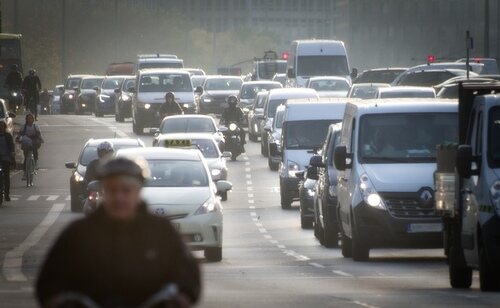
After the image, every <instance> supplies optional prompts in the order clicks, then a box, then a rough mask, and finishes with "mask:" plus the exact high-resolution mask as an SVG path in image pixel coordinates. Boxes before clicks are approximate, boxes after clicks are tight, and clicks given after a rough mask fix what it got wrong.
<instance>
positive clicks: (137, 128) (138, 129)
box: [132, 122, 144, 135]
mask: <svg viewBox="0 0 500 308" xmlns="http://www.w3.org/2000/svg"><path fill="white" fill-rule="evenodd" d="M132 130H133V131H134V133H135V134H136V135H142V134H143V133H144V127H142V126H140V125H139V124H136V123H135V122H133V123H132Z"/></svg>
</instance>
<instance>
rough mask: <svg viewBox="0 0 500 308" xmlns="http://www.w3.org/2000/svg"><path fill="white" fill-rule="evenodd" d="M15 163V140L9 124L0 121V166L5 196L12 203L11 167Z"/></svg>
mask: <svg viewBox="0 0 500 308" xmlns="http://www.w3.org/2000/svg"><path fill="white" fill-rule="evenodd" d="M15 161H16V159H15V148H14V139H13V138H12V135H11V134H9V133H8V132H7V123H5V121H0V164H1V167H2V172H3V195H4V199H5V201H10V167H11V166H12V165H13V164H14V163H15ZM0 193H2V192H0Z"/></svg>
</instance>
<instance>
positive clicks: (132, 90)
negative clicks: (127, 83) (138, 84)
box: [128, 87, 136, 93]
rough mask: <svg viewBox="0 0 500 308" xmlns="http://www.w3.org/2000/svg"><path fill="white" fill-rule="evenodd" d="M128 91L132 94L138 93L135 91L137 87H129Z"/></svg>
mask: <svg viewBox="0 0 500 308" xmlns="http://www.w3.org/2000/svg"><path fill="white" fill-rule="evenodd" d="M128 91H129V92H130V93H135V92H136V91H135V87H129V88H128Z"/></svg>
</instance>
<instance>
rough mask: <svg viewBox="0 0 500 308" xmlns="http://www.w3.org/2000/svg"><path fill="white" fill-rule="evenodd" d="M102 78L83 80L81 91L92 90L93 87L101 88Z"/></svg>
mask: <svg viewBox="0 0 500 308" xmlns="http://www.w3.org/2000/svg"><path fill="white" fill-rule="evenodd" d="M103 79H104V78H92V79H84V80H83V81H82V89H87V90H89V89H93V88H94V87H99V86H101V83H102V81H103Z"/></svg>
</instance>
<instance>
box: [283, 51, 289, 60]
mask: <svg viewBox="0 0 500 308" xmlns="http://www.w3.org/2000/svg"><path fill="white" fill-rule="evenodd" d="M281 59H283V60H288V52H282V53H281Z"/></svg>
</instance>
